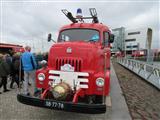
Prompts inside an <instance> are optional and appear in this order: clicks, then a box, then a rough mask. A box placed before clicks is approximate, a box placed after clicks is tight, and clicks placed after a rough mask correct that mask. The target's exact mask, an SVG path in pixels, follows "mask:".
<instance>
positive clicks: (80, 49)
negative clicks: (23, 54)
mask: <svg viewBox="0 0 160 120" xmlns="http://www.w3.org/2000/svg"><path fill="white" fill-rule="evenodd" d="M89 10H90V14H91V17H83V16H82V10H81V9H78V10H77V16H76V17H73V15H72V13H71V12H68V11H67V10H62V12H63V13H64V14H65V15H66V16H67V18H69V20H71V21H72V23H71V24H69V25H66V26H63V27H62V28H61V29H60V31H59V37H58V40H57V41H58V42H57V43H55V44H53V46H52V47H51V48H50V51H49V57H48V66H47V67H44V68H42V69H40V70H37V72H36V85H37V88H41V89H42V91H41V93H40V95H39V96H38V97H30V96H26V95H23V94H18V95H17V99H18V101H19V102H21V103H24V104H27V105H32V106H39V107H44V108H50V109H55V110H63V111H69V112H80V113H92V114H94V113H96V114H98V113H104V112H106V104H105V98H106V96H108V95H109V91H110V54H111V52H110V43H112V42H113V39H114V35H113V34H111V31H110V30H109V28H108V27H107V26H105V25H104V24H102V23H99V21H98V17H97V12H96V10H95V9H94V8H90V9H89ZM85 19H91V20H92V22H91V23H85V22H84V20H85ZM51 40H52V38H51V34H49V35H48V41H51Z"/></svg>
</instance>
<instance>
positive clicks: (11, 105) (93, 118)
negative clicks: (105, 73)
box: [0, 68, 131, 120]
mask: <svg viewBox="0 0 160 120" xmlns="http://www.w3.org/2000/svg"><path fill="white" fill-rule="evenodd" d="M111 71H112V72H111V73H112V74H111V101H109V100H110V99H107V103H108V104H107V105H109V104H110V105H111V106H110V105H109V106H107V112H106V113H105V114H94V115H90V114H79V113H70V112H62V111H54V110H49V109H44V108H38V107H33V106H27V105H23V104H21V103H19V102H18V101H17V100H16V94H17V93H18V90H17V89H13V90H11V91H9V92H7V93H2V94H1V95H0V120H64V119H65V120H130V119H131V118H130V115H129V111H128V107H127V105H126V102H125V99H124V97H123V94H122V91H121V88H120V86H119V83H118V80H117V77H116V75H115V72H114V69H113V68H112V69H111Z"/></svg>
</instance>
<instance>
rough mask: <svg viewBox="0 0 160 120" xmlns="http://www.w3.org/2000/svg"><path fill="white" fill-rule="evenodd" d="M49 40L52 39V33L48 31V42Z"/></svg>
mask: <svg viewBox="0 0 160 120" xmlns="http://www.w3.org/2000/svg"><path fill="white" fill-rule="evenodd" d="M51 40H52V34H51V33H49V34H48V42H50V41H51Z"/></svg>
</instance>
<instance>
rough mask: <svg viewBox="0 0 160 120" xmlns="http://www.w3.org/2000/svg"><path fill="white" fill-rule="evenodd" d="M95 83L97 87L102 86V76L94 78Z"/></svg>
mask: <svg viewBox="0 0 160 120" xmlns="http://www.w3.org/2000/svg"><path fill="white" fill-rule="evenodd" d="M96 85H97V86H98V87H103V86H104V79H103V78H97V79H96Z"/></svg>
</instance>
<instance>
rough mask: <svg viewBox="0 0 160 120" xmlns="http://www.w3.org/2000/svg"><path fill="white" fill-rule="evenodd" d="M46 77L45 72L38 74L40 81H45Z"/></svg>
mask: <svg viewBox="0 0 160 120" xmlns="http://www.w3.org/2000/svg"><path fill="white" fill-rule="evenodd" d="M44 79H45V75H44V73H39V74H38V80H39V81H43V80H44Z"/></svg>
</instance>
